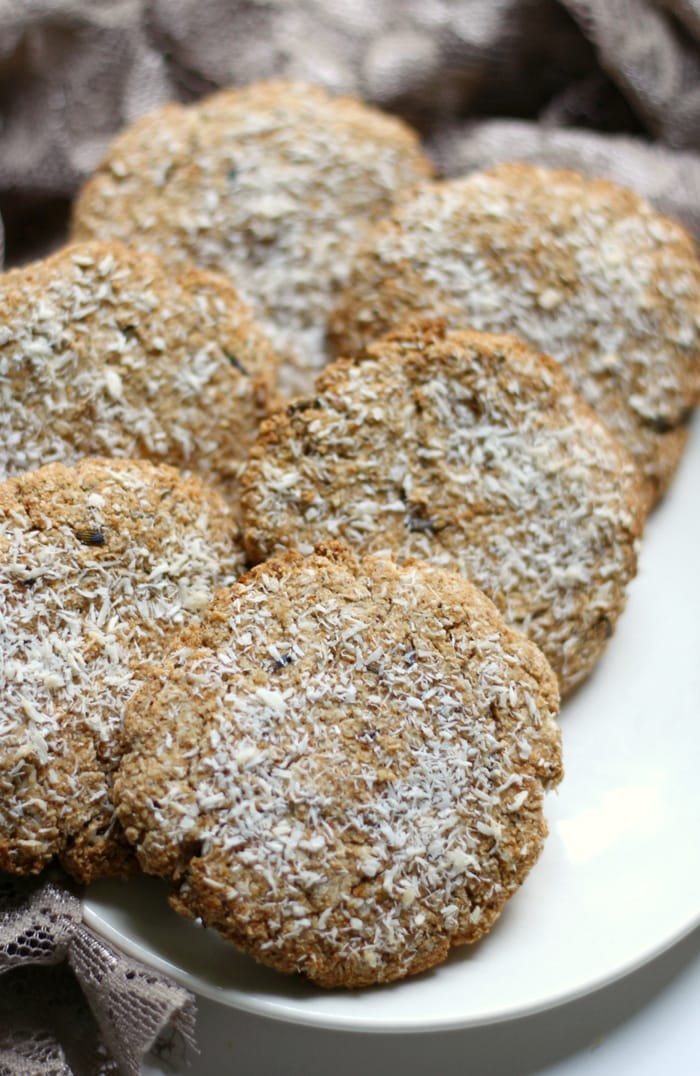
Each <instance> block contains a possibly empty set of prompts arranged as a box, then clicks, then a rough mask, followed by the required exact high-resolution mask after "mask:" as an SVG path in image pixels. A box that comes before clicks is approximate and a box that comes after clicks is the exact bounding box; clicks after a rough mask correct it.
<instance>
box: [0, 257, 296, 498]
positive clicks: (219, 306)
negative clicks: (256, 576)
mask: <svg viewBox="0 0 700 1076" xmlns="http://www.w3.org/2000/svg"><path fill="white" fill-rule="evenodd" d="M276 364H277V359H276V355H275V354H274V352H273V350H272V347H271V345H270V343H269V342H268V340H267V338H266V337H265V335H264V334H263V332H262V330H261V329H259V328H258V327H257V326H256V325H255V323H254V322H253V321H252V319H251V316H250V312H249V311H248V309H247V307H246V306H244V304H243V303H242V302H241V300H240V299H239V298H238V296H237V294H236V292H235V291H234V289H233V287H232V286H231V285H230V283H229V282H228V281H227V280H226V279H225V278H224V277H221V276H219V275H216V274H213V273H208V272H202V271H200V270H196V269H195V270H192V269H190V270H186V271H185V270H183V271H178V272H176V273H173V272H172V270H171V269H168V268H167V267H166V266H165V265H164V264H163V263H162V262H161V261H160V260H159V259H157V258H155V257H154V256H152V255H150V254H146V253H143V252H135V251H131V250H129V249H127V248H126V247H124V246H122V245H121V244H118V243H81V244H76V245H75V246H72V247H67V248H64V249H63V250H61V251H59V252H58V253H57V254H54V255H52V256H51V257H49V258H47V259H45V260H43V261H39V262H35V263H33V264H32V265H29V266H27V267H25V268H22V269H15V270H12V271H10V272H8V273H4V274H2V275H0V478H5V477H8V476H9V475H12V474H19V473H20V472H22V471H25V470H32V469H35V468H36V467H39V466H41V465H43V464H45V463H50V462H54V461H56V462H65V463H73V462H75V461H76V460H78V459H80V458H82V457H85V456H108V457H122V458H147V459H151V460H153V461H154V462H156V463H169V464H172V465H174V466H177V467H180V468H186V469H189V470H193V471H196V472H198V473H199V474H200V475H201V476H202V477H205V478H206V479H207V480H208V481H209V482H211V483H214V484H216V485H217V486H218V487H219V488H220V489H221V491H222V492H225V493H227V494H228V493H231V494H233V492H234V491H235V487H236V476H237V472H238V469H239V467H240V464H241V461H242V459H243V458H244V456H245V452H246V449H247V448H248V445H249V444H250V443H251V441H252V440H253V439H254V437H255V434H256V432H257V427H258V425H259V423H260V421H261V419H262V418H263V417H264V415H265V414H266V413H267V410H268V404H269V403H270V398H271V395H272V391H273V386H274V379H275V369H276Z"/></svg>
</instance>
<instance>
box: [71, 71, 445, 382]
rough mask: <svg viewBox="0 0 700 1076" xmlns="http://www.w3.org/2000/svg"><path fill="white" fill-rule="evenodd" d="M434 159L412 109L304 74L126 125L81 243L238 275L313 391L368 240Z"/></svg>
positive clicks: (90, 194)
mask: <svg viewBox="0 0 700 1076" xmlns="http://www.w3.org/2000/svg"><path fill="white" fill-rule="evenodd" d="M431 173H432V165H431V164H430V162H429V161H428V159H427V158H426V157H425V155H424V154H423V153H422V151H421V149H420V145H419V142H418V138H417V136H416V135H415V134H414V132H413V131H411V130H410V128H408V127H407V126H406V125H405V124H404V123H402V122H401V121H400V120H399V119H397V118H395V117H393V116H388V115H385V114H383V113H382V112H380V111H379V110H378V109H376V108H372V107H371V106H369V105H365V104H362V103H361V102H360V101H356V100H353V99H352V98H349V97H333V96H332V95H330V94H329V93H327V92H326V91H325V90H323V89H321V88H320V87H317V86H311V85H307V84H305V83H302V82H263V83H254V84H252V85H249V86H243V87H240V88H237V89H228V90H223V91H221V92H219V93H216V94H214V95H213V96H211V97H208V98H206V99H205V100H203V101H199V102H197V103H196V104H195V105H191V106H189V107H181V106H179V105H168V106H167V107H165V108H163V109H160V110H159V111H158V112H154V113H153V114H152V115H150V116H146V117H145V118H143V119H140V120H138V121H137V122H136V123H135V124H133V125H132V126H131V127H129V128H127V129H126V130H125V131H124V132H123V133H122V134H120V135H119V136H118V137H117V138H116V140H115V141H114V143H113V144H112V146H111V147H110V149H109V150H108V152H107V155H106V157H105V160H104V162H103V163H102V165H101V166H100V168H99V169H98V170H97V172H96V174H95V175H94V176H93V178H92V179H90V180H88V182H87V184H86V186H85V188H84V189H83V191H82V193H81V194H80V195H79V197H78V200H77V203H76V206H75V211H74V221H73V235H74V237H75V238H77V239H87V238H98V237H99V238H113V239H121V240H123V241H125V242H128V243H133V244H134V245H136V246H138V247H142V248H145V249H147V250H153V251H155V252H156V253H158V254H161V255H162V256H163V257H164V258H166V259H168V260H169V261H171V262H172V263H174V264H178V265H179V264H182V263H183V262H184V263H187V262H192V263H194V264H197V265H200V266H202V267H204V268H208V269H217V270H220V271H222V272H224V273H226V274H227V275H228V276H229V277H230V278H231V280H232V281H233V283H234V284H235V286H236V288H237V289H238V290H239V291H240V292H241V294H242V295H243V296H244V297H245V298H246V300H248V301H249V302H250V303H251V305H252V306H253V309H254V311H255V315H256V317H258V318H260V320H261V322H262V324H264V326H265V328H266V329H267V330H268V331H269V332H270V334H271V337H272V339H273V341H274V343H275V345H276V346H277V347H278V348H279V349H280V350H281V351H284V352H287V353H288V356H289V363H288V364H287V365H285V366H283V367H282V368H281V370H280V383H281V386H282V388H283V389H284V390H286V391H288V392H300V391H303V390H305V389H308V388H309V387H310V385H311V384H312V382H313V376H314V373H315V372H316V371H317V370H318V369H319V367H321V366H323V365H324V364H325V362H326V361H327V357H328V356H327V353H326V348H325V332H326V322H327V318H328V313H329V310H330V308H331V306H332V303H333V299H334V295H335V294H336V292H337V290H338V288H339V286H340V285H342V284H343V283H344V282H345V280H346V278H347V275H348V271H349V268H350V262H351V259H352V256H353V254H354V251H355V249H356V247H357V243H358V240H359V236H360V235H361V233H362V231H363V230H364V229H366V228H367V226H368V225H369V224H370V223H371V222H372V221H375V220H378V219H379V218H380V217H382V216H383V215H384V213H385V212H386V211H387V209H388V208H389V206H390V205H391V203H392V201H393V200H394V198H395V196H396V194H397V192H398V190H399V189H401V188H403V187H405V186H409V185H410V184H412V183H415V182H416V181H417V180H419V179H425V178H426V177H427V176H429V175H431Z"/></svg>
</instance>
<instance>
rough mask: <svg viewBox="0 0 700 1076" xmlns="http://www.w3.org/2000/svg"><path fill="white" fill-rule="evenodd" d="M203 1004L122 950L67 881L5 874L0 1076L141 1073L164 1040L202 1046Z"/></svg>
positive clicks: (0, 913) (0, 889) (0, 878)
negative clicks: (172, 1037) (97, 928)
mask: <svg viewBox="0 0 700 1076" xmlns="http://www.w3.org/2000/svg"><path fill="white" fill-rule="evenodd" d="M194 1011H195V1010H194V999H193V997H192V996H191V995H190V994H189V993H188V992H187V991H186V990H183V989H182V988H181V987H179V986H177V985H176V984H175V983H172V982H171V981H170V980H168V979H166V978H164V977H163V976H161V975H158V974H157V973H156V972H153V971H150V970H147V969H146V968H143V967H142V966H141V965H139V964H138V963H137V962H136V961H133V960H131V959H129V958H127V957H125V956H124V955H123V954H120V953H115V952H114V951H113V950H112V949H110V948H109V947H108V946H107V945H105V944H104V943H103V942H102V941H101V940H100V939H99V938H97V937H96V936H95V935H94V934H93V933H92V932H91V931H90V930H89V929H88V928H87V927H86V926H85V925H84V923H83V922H82V908H81V903H80V900H79V898H78V897H77V896H76V895H75V894H74V893H73V892H71V890H70V889H68V888H67V887H66V885H65V883H64V882H62V881H59V880H57V881H45V882H40V883H39V882H36V881H34V880H31V881H24V880H17V879H13V878H11V877H9V876H7V875H0V1076H35V1074H38V1073H42V1076H53V1074H54V1073H55V1074H56V1076H58V1074H59V1073H60V1074H63V1073H71V1072H74V1073H76V1074H80V1076H101V1074H103V1073H104V1074H107V1073H116V1072H121V1073H125V1074H128V1076H132V1074H133V1076H136V1074H137V1073H138V1072H139V1071H140V1063H141V1059H142V1058H143V1056H144V1054H145V1053H146V1052H147V1051H148V1050H149V1049H150V1048H151V1047H152V1046H153V1045H154V1043H155V1042H156V1040H157V1039H158V1038H159V1036H161V1035H162V1034H163V1033H165V1034H166V1035H167V1034H174V1033H179V1034H180V1035H181V1036H182V1037H183V1038H184V1040H185V1041H189V1042H192V1039H193V1034H194Z"/></svg>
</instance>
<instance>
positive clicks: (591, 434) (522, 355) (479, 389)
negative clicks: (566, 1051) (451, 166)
mask: <svg viewBox="0 0 700 1076" xmlns="http://www.w3.org/2000/svg"><path fill="white" fill-rule="evenodd" d="M74 238H75V240H76V242H75V243H73V244H72V245H71V246H69V247H67V248H65V249H64V250H62V251H60V252H59V253H57V254H56V255H54V256H53V257H52V258H49V259H47V260H46V261H44V262H41V263H37V264H35V265H32V266H29V267H28V268H26V269H23V270H15V271H13V272H10V273H7V274H5V275H4V276H3V277H0V297H1V298H2V300H3V301H2V304H1V305H2V310H3V315H2V322H1V323H0V389H1V391H2V398H3V407H2V411H1V413H0V424H1V425H2V446H3V448H2V459H1V460H0V468H1V473H2V476H3V477H4V478H5V481H4V482H3V483H2V484H0V550H2V558H1V563H0V623H1V624H2V631H3V673H4V678H5V685H4V691H3V710H2V718H1V721H2V725H1V727H2V739H1V741H0V743H1V745H2V746H1V747H0V866H2V868H3V869H6V870H10V871H15V872H20V873H23V872H29V871H37V870H40V869H41V868H42V867H43V866H44V865H45V864H46V863H47V862H48V861H49V860H50V859H51V858H52V857H53V856H55V855H57V856H58V857H59V858H60V859H61V862H62V863H63V864H64V866H65V867H66V868H67V869H68V870H69V871H70V872H71V873H72V874H73V875H74V877H76V878H77V879H79V880H80V881H83V882H87V881H90V880H91V879H93V878H96V877H101V876H109V875H114V874H128V873H129V872H131V871H134V870H136V869H137V867H138V866H140V867H141V868H142V869H143V870H145V871H147V872H149V873H153V874H157V875H160V876H162V877H165V878H167V879H169V880H170V881H171V883H172V894H173V895H172V898H171V900H172V903H173V906H174V907H175V908H176V909H177V910H178V911H181V912H182V913H183V914H186V915H189V916H193V917H197V918H201V919H202V921H203V922H204V923H206V924H208V925H211V926H213V927H216V928H217V929H218V930H219V931H220V932H221V933H222V935H223V936H224V937H226V938H228V939H230V940H231V941H232V942H233V943H234V944H235V945H237V946H238V947H239V948H241V949H243V950H245V951H247V952H250V953H251V954H252V955H253V956H255V957H256V959H258V960H260V961H262V962H264V963H267V964H269V965H270V966H272V967H275V968H278V969H280V970H282V971H298V972H301V973H303V974H304V975H306V976H307V977H309V978H310V979H312V980H314V981H315V982H317V983H320V984H321V985H324V986H338V985H341V986H364V985H368V984H371V983H375V982H386V981H389V980H392V979H396V978H400V977H402V976H405V975H408V974H413V973H416V972H419V971H421V970H423V969H425V968H428V967H430V966H432V965H434V964H436V963H437V962H439V961H441V960H442V959H444V957H445V955H446V954H447V952H448V950H449V948H450V947H451V946H452V945H455V944H458V943H463V942H471V941H474V940H475V939H476V938H478V937H480V936H481V935H483V934H484V933H485V932H486V931H488V929H489V928H490V926H491V925H492V924H493V922H494V921H495V919H496V918H497V916H498V915H499V914H500V912H501V910H502V908H503V906H504V904H505V902H506V901H507V900H508V898H509V897H510V896H511V895H512V894H513V893H514V892H515V890H516V889H517V888H518V886H519V885H520V884H521V882H522V881H523V879H524V878H525V876H526V875H527V873H528V871H529V870H530V868H531V867H532V865H533V864H534V862H535V861H536V859H537V857H538V855H539V853H540V850H541V848H542V845H543V841H544V839H545V836H546V824H545V821H544V817H543V809H542V808H543V797H544V792H545V791H546V790H547V789H548V788H551V787H553V786H554V785H556V783H557V782H558V781H559V780H560V778H561V775H562V764H561V743H560V735H559V731H558V728H557V725H556V717H557V714H558V708H559V696H560V692H563V693H566V692H568V691H570V690H572V689H573V688H574V687H575V686H576V685H577V684H579V683H580V682H581V681H582V680H583V679H584V678H585V677H586V676H587V675H588V674H589V673H590V671H591V670H592V668H593V666H594V665H595V663H596V661H597V660H598V658H599V657H600V655H601V653H602V651H603V649H604V647H605V645H606V643H607V640H608V638H609V636H610V635H611V633H612V630H613V628H614V625H615V623H616V621H617V618H618V617H619V615H620V613H621V612H622V610H623V608H624V603H625V591H626V587H627V584H628V583H629V581H630V579H631V578H632V577H633V576H634V574H635V571H636V562H637V553H638V545H639V540H640V537H641V533H642V529H643V525H644V519H645V515H646V512H647V511H648V509H649V507H650V506H651V505H652V504H653V503H655V501H657V500H658V499H659V498H660V497H661V495H662V493H663V492H664V491H665V489H666V488H667V487H668V484H669V482H670V480H671V477H672V474H673V470H674V468H675V467H676V465H677V463H678V460H679V458H680V454H681V452H682V448H683V444H684V440H685V435H686V426H687V420H688V417H689V414H690V412H691V410H692V408H693V407H694V405H695V404H696V402H697V398H698V394H699V392H700V362H699V352H700V265H699V264H698V261H697V259H696V257H695V254H694V251H693V249H692V245H691V243H690V241H689V240H688V239H687V237H686V236H685V235H684V233H683V232H682V231H681V229H680V228H679V227H678V226H677V225H676V224H674V223H673V222H670V221H668V220H665V219H663V218H661V217H659V216H658V215H657V214H655V213H654V212H653V210H652V209H651V208H650V207H649V206H648V205H646V204H645V203H643V202H641V201H640V200H639V199H638V198H637V197H636V196H634V195H633V194H631V193H630V192H627V191H622V190H621V189H619V188H616V187H613V186H612V185H610V184H607V183H602V182H594V181H590V180H584V179H583V178H582V177H579V176H576V175H574V174H572V173H564V172H546V171H544V170H542V169H536V168H529V167H525V166H516V165H513V166H507V167H502V168H499V169H495V170H494V171H492V172H489V173H483V174H475V175H472V176H470V177H468V178H466V179H464V180H452V181H446V182H441V181H439V180H435V179H433V178H432V169H431V166H430V163H429V161H428V160H427V158H426V157H425V156H424V155H423V153H422V152H421V149H420V145H419V142H418V139H417V137H416V136H415V135H414V134H413V133H412V132H411V131H409V130H408V129H407V128H406V127H405V126H404V125H403V124H401V123H399V121H397V120H395V119H393V118H391V117H387V116H383V115H381V114H380V113H378V112H376V110H373V109H370V108H367V107H366V106H364V105H362V104H361V103H359V102H356V101H350V100H346V99H333V98H331V97H330V96H328V95H327V94H326V93H324V92H323V91H321V90H319V89H318V88H315V87H310V86H305V85H301V84H296V83H295V84H282V83H272V84H263V85H259V86H250V87H246V88H243V89H240V90H235V91H226V92H224V93H220V94H217V95H215V96H214V97H212V98H210V99H208V100H206V101H203V102H201V103H200V104H198V105H195V106H192V107H190V108H180V107H176V106H170V107H168V108H166V109H164V110H161V112H159V113H157V114H155V115H154V116H152V117H147V118H146V119H144V120H142V121H140V122H139V123H137V124H135V125H134V126H133V127H132V128H130V129H129V130H128V131H126V132H125V133H124V134H123V135H122V136H121V137H120V138H119V139H117V141H116V143H115V144H114V146H113V147H112V149H111V150H110V152H109V153H108V155H107V157H106V159H105V161H104V163H103V165H102V166H101V168H100V169H99V170H98V172H97V173H96V175H95V176H94V177H93V179H91V180H90V181H89V182H88V184H87V185H86V187H85V189H84V191H83V192H82V194H81V196H80V197H79V199H78V201H77V203H76V207H75V213H74ZM333 353H335V355H336V356H337V357H335V358H334V356H333ZM549 356H551V357H549ZM317 375H318V376H317ZM300 392H301V393H306V395H303V394H302V395H296V396H295V397H294V398H293V399H292V400H291V402H284V398H285V396H289V394H290V393H300ZM253 565H257V566H256V567H253ZM246 568H247V569H249V570H248V571H247V572H245V574H243V575H241V572H244V570H245V569H246Z"/></svg>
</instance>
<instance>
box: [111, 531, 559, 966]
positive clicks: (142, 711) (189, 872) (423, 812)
mask: <svg viewBox="0 0 700 1076" xmlns="http://www.w3.org/2000/svg"><path fill="white" fill-rule="evenodd" d="M557 711H558V694H557V687H556V680H555V677H554V676H553V674H552V671H551V669H550V668H549V666H548V665H547V662H546V661H545V659H544V658H543V656H542V655H541V653H540V652H539V651H538V650H537V649H536V648H535V647H534V646H533V645H532V644H531V643H529V642H528V641H527V640H526V639H525V638H524V637H522V636H521V635H519V634H517V633H515V632H513V631H511V630H510V629H509V628H508V627H507V626H506V625H505V623H504V622H503V620H502V618H501V617H500V616H499V614H498V613H497V611H496V609H495V607H494V606H493V605H492V603H491V602H490V601H488V599H486V598H485V597H484V595H483V594H481V593H480V592H479V591H477V590H476V589H475V588H474V587H472V586H471V585H470V584H469V583H468V582H466V581H465V580H463V579H461V578H460V577H459V576H456V575H454V574H453V573H446V572H442V571H440V570H438V569H435V568H432V567H431V566H429V565H427V564H424V563H419V562H412V563H410V564H406V565H403V566H399V565H397V564H396V563H395V562H393V561H391V560H390V559H385V558H381V557H376V558H373V557H369V558H365V559H362V560H360V559H358V558H356V557H355V556H354V555H353V554H352V553H351V552H350V551H349V550H348V549H347V548H346V547H343V546H342V545H341V544H340V543H326V544H324V545H321V546H319V547H318V549H317V550H316V552H315V553H314V554H312V555H311V556H310V557H308V558H306V559H305V558H303V557H301V556H300V555H299V554H296V553H289V554H286V555H285V556H282V557H280V558H276V559H273V560H270V561H268V562H266V563H265V564H263V565H260V566H258V567H257V568H255V569H253V570H252V571H251V572H249V573H248V574H247V575H245V576H243V577H242V578H241V579H240V580H239V581H238V583H237V584H235V585H234V586H233V587H230V588H228V589H226V590H224V591H221V592H220V593H219V594H218V595H217V596H216V598H215V600H214V602H213V603H212V605H211V606H210V608H209V609H208V610H207V612H206V614H205V615H204V617H203V619H202V622H201V624H200V626H199V627H197V628H195V629H193V630H192V631H189V632H186V633H185V634H184V635H183V637H182V639H181V644H180V648H179V649H178V648H177V647H176V648H175V649H174V650H173V652H172V653H171V656H170V658H169V659H168V661H167V662H165V663H163V664H162V665H160V666H155V667H154V669H153V675H152V676H151V677H150V678H149V679H148V681H147V683H146V684H145V685H144V687H143V688H142V689H141V691H140V692H139V694H138V695H137V696H136V697H135V698H134V700H133V703H132V705H131V707H130V708H129V712H128V715H127V719H126V735H127V738H128V745H129V751H128V753H126V754H125V755H124V757H123V759H122V763H121V768H120V773H119V775H118V777H117V781H116V784H115V797H116V800H117V803H118V808H117V809H118V812H119V817H120V819H121V821H122V824H123V825H124V828H125V831H126V833H127V835H128V837H129V839H130V840H131V841H132V842H133V843H134V844H135V846H136V848H137V852H138V856H139V860H140V863H141V865H142V867H143V868H144V869H145V870H146V871H148V872H150V873H153V874H158V875H161V876H163V877H165V878H168V879H170V880H171V882H172V884H173V896H172V898H171V901H172V903H173V905H174V907H175V908H176V909H177V910H178V911H179V912H181V913H183V914H186V915H191V916H193V917H201V919H202V920H203V922H204V923H205V924H206V925H208V926H212V927H215V928H216V929H217V930H219V931H220V932H221V933H222V935H223V936H224V937H225V938H227V939H229V940H230V941H232V942H233V943H234V944H235V945H237V946H238V947H239V948H241V949H243V950H244V951H246V952H248V953H250V954H252V955H253V956H254V957H255V958H256V959H257V960H259V961H261V962H262V963H265V964H268V965H270V966H272V967H274V968H277V969H278V970H281V971H285V972H301V973H303V974H304V975H306V976H308V977H309V978H311V979H312V980H314V981H315V982H317V983H319V984H320V985H322V986H327V987H332V986H349V987H355V986H365V985H369V984H371V983H377V982H387V981H389V980H392V979H396V978H400V977H403V976H405V975H408V974H412V973H416V972H419V971H422V970H423V969H425V968H428V967H430V966H432V965H433V964H436V963H438V962H440V961H441V960H443V959H444V958H445V956H446V955H447V952H448V950H449V948H450V947H451V946H452V945H455V944H458V943H463V942H471V941H475V940H476V939H477V938H479V937H480V936H481V935H483V934H484V933H486V931H488V930H489V928H490V927H491V925H492V924H493V922H494V920H495V919H496V918H497V916H498V915H499V913H500V911H501V909H502V907H503V905H504V903H505V902H506V900H507V899H508V898H509V897H510V896H511V895H512V894H513V893H514V891H515V890H516V889H517V888H518V886H519V885H520V884H521V882H522V881H523V879H524V877H525V875H526V874H527V873H528V871H529V870H530V868H531V867H532V865H533V864H534V862H535V860H536V859H537V856H538V855H539V852H540V850H541V847H542V843H543V839H544V837H545V835H546V824H545V821H544V819H543V815H542V801H543V792H544V790H545V789H546V788H548V787H551V786H553V785H554V784H556V783H557V781H558V780H559V779H560V777H561V772H562V771H561V756H560V737H559V731H558V727H557V725H556V723H555V717H556V714H557Z"/></svg>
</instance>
